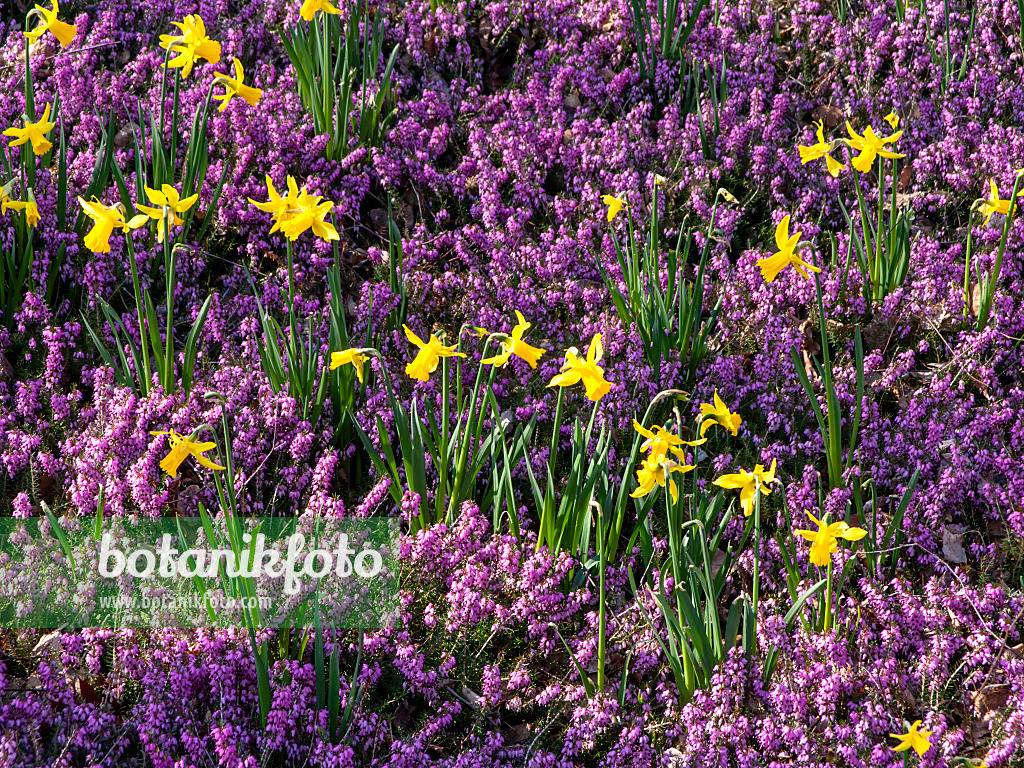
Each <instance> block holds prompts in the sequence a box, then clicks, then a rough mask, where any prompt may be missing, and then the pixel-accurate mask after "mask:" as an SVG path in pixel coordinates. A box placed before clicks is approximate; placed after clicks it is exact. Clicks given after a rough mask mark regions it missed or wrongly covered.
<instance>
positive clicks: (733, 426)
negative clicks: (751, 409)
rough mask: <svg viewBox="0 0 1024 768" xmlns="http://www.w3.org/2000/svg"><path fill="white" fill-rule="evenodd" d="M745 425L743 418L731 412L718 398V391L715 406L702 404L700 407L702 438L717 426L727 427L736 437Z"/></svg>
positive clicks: (716, 391)
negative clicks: (741, 426) (743, 424)
mask: <svg viewBox="0 0 1024 768" xmlns="http://www.w3.org/2000/svg"><path fill="white" fill-rule="evenodd" d="M742 423H743V419H742V417H741V416H740V415H739V414H738V413H733V412H732V411H730V410H729V406H727V405H726V404H725V402H724V401H723V400H722V398H720V397H719V396H718V389H717V388H716V389H715V397H714V404H713V405H712V404H711V403H701V405H700V436H701V437H704V433H705V432H707V431H708V430H709V429H711V427H713V426H714V425H715V424H718V425H719V426H722V427H725V428H726V429H727V430H729V432H731V433H732V435H733V437H735V436H736V435H737V434H738V432H739V428H740V424H742Z"/></svg>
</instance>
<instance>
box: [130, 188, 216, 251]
mask: <svg viewBox="0 0 1024 768" xmlns="http://www.w3.org/2000/svg"><path fill="white" fill-rule="evenodd" d="M145 189H146V197H148V198H149V202H151V203H152V204H153V205H154V206H155V207H152V208H151V207H150V206H148V205H142V204H141V203H137V204H136V205H135V207H136V208H138V209H139V210H140V211H142V213H143V214H145V215H142V214H140V215H138V216H135V217H134V218H132V220H131V221H129V222H128V226H129V227H131V228H132V229H135V228H137V227H141V226H142V225H143V224H145V223H146V221H148V220H149V219H154V220H156V221H157V222H158V223H157V230H156V232H157V236H156V239H157V242H159V243H162V242H163V241H164V235H165V232H164V212H165V211H166V212H167V213H168V214H169V215H170V218H171V224H172V225H178V224H184V223H185V220H184V219H182V218H181V216H179V215H178V214H179V213H185V211H187V210H188V209H189V208H191V207H192V206H193V205H195V202H196V200H198V199H199V195H198V194H195V195H190V196H189V197H186V198H185V199H184V200H182V199H181V196H180V195H179V194H178V190H176V189H175V188H174V187H172V186H171V185H170V184H164V185H163V187H161V189H160V191H159V192H158V191H157V190H155V189H150V188H149V187H146V188H145Z"/></svg>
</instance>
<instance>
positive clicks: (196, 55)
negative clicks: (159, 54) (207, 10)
mask: <svg viewBox="0 0 1024 768" xmlns="http://www.w3.org/2000/svg"><path fill="white" fill-rule="evenodd" d="M171 23H172V24H174V26H176V27H177V28H178V29H180V30H181V34H180V35H160V47H161V48H166V49H167V50H168V51H170V52H171V53H176V54H178V55H177V56H176V57H175V58H173V59H171V60H170V61H168V62H167V66H168V67H170V68H172V69H173V68H176V67H181V76H182V77H188V76H189V73H191V72H192V67H194V66H195V64H196V62H197V61H198V60H199V59H206V60H207V61H208V62H210V63H211V64H216V63H217V62H219V61H220V43H218V42H217V41H216V40H211V39H210V38H209V37H207V35H206V25H205V24H203V20H202V18H201V17H200V16H199V14H198V13H197V14H194V15H192V16H186V17H185V20H184V21H183V22H178V21H174V22H171Z"/></svg>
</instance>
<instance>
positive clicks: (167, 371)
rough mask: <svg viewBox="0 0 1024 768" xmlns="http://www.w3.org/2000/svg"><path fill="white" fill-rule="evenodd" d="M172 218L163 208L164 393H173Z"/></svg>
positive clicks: (173, 275) (175, 281)
mask: <svg viewBox="0 0 1024 768" xmlns="http://www.w3.org/2000/svg"><path fill="white" fill-rule="evenodd" d="M172 221H173V218H172V216H171V215H168V210H167V208H166V207H165V208H164V221H163V224H164V269H165V271H166V285H167V322H166V325H165V331H166V334H167V335H166V338H165V340H164V344H165V352H164V370H163V374H162V375H161V377H160V378H161V382H160V383H161V384H162V385H163V387H164V392H166V393H171V392H173V391H174V290H175V288H176V286H177V279H176V278H177V275H176V274H175V269H176V265H175V263H174V262H175V257H174V247H173V246H172V244H171V223H172Z"/></svg>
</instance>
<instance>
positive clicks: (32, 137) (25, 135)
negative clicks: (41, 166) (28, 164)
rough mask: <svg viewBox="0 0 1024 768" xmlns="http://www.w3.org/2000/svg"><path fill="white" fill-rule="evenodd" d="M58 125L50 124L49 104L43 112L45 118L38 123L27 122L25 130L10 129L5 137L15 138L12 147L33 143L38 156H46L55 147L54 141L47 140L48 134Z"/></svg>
mask: <svg viewBox="0 0 1024 768" xmlns="http://www.w3.org/2000/svg"><path fill="white" fill-rule="evenodd" d="M56 125H57V123H55V122H50V105H49V104H47V105H46V109H44V110H43V116H42V117H41V118H39V119H38V120H37V121H36V122H34V123H30V122H28V121H27V120H26V121H25V127H24V128H8V129H7V130H6V131H4V136H11V137H13V138H14V141H12V142H11V144H10V145H11V146H12V147H17V146H20V145H22V144H24V143H26V142H29V141H31V142H32V151H33V152H35V153H36V154H37V155H45V154H46V153H47V151H48V150H49V149H50V147H52V146H53V142H52V141H47V140H46V134H48V133H49V132H50V131H52V130H53V129H54V126H56Z"/></svg>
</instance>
